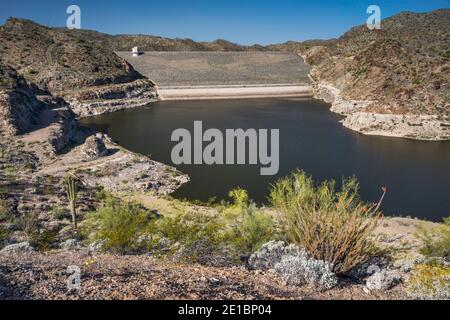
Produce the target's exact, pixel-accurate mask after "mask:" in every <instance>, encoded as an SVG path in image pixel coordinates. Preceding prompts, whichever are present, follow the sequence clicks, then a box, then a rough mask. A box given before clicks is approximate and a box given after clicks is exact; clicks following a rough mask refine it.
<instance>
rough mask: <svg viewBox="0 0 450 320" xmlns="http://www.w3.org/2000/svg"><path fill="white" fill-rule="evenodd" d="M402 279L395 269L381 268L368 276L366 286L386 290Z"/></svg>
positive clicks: (371, 288)
mask: <svg viewBox="0 0 450 320" xmlns="http://www.w3.org/2000/svg"><path fill="white" fill-rule="evenodd" d="M400 280H401V277H400V275H399V274H398V273H397V272H395V271H390V270H381V271H378V272H375V273H374V274H373V275H371V276H370V277H368V278H367V280H366V287H367V289H369V290H376V291H379V290H381V291H386V290H389V289H392V288H393V287H395V286H396V285H397V284H398V283H399V282H400Z"/></svg>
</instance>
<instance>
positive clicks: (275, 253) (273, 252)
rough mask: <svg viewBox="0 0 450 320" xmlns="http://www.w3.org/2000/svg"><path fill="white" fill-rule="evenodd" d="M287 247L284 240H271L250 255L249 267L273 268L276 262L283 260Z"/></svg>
mask: <svg viewBox="0 0 450 320" xmlns="http://www.w3.org/2000/svg"><path fill="white" fill-rule="evenodd" d="M285 249H286V244H285V243H284V242H283V241H270V242H268V243H266V244H264V245H263V246H262V247H261V248H260V249H259V250H258V251H256V252H255V253H253V254H252V255H250V257H249V258H248V263H247V264H248V267H249V268H250V269H259V270H268V269H273V268H274V267H275V264H277V263H278V262H280V261H281V258H282V256H283V254H284V253H285Z"/></svg>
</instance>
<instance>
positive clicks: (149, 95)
mask: <svg viewBox="0 0 450 320" xmlns="http://www.w3.org/2000/svg"><path fill="white" fill-rule="evenodd" d="M0 39H1V45H0V53H1V55H0V57H1V58H0V59H1V63H2V64H4V65H7V66H10V67H13V68H14V69H16V70H17V72H18V73H19V74H20V75H22V76H23V77H24V78H25V79H26V80H27V81H29V82H33V83H35V84H36V85H37V87H39V89H40V90H42V91H45V92H47V93H51V94H53V95H57V96H61V97H63V98H64V99H66V100H67V101H68V102H69V103H70V104H71V107H72V109H73V110H74V111H75V112H76V113H78V114H80V115H88V114H97V113H102V112H105V111H108V110H110V109H120V108H123V107H128V106H136V105H143V104H147V103H149V102H151V101H152V99H153V98H154V96H155V92H154V90H153V83H151V82H150V81H149V80H147V79H146V78H145V77H143V76H142V75H140V74H139V73H138V72H136V71H135V70H134V69H133V67H131V66H130V65H129V64H128V63H127V62H126V61H125V60H123V59H121V58H120V57H118V56H117V55H116V54H115V53H114V52H113V51H111V50H110V49H109V48H108V47H105V46H104V45H102V44H101V43H97V42H95V41H92V40H91V39H89V37H83V36H82V33H80V31H78V30H76V31H73V30H67V29H57V28H47V27H44V26H41V25H39V24H36V23H34V22H32V21H29V20H23V19H16V18H10V19H9V20H8V21H7V22H6V23H5V25H3V26H1V27H0Z"/></svg>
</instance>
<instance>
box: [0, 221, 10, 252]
mask: <svg viewBox="0 0 450 320" xmlns="http://www.w3.org/2000/svg"><path fill="white" fill-rule="evenodd" d="M10 234H11V231H9V230H8V229H7V228H5V227H4V226H2V225H0V248H1V247H2V246H3V242H4V241H6V240H8V238H9V236H10Z"/></svg>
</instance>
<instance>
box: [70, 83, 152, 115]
mask: <svg viewBox="0 0 450 320" xmlns="http://www.w3.org/2000/svg"><path fill="white" fill-rule="evenodd" d="M64 98H65V99H66V100H67V101H68V102H69V104H70V107H71V109H72V110H73V112H75V113H76V114H77V115H78V116H79V117H88V116H93V115H100V114H104V113H111V112H115V111H119V110H123V109H130V108H136V107H142V106H145V105H147V104H149V103H152V102H155V101H157V100H158V92H157V90H156V87H155V84H154V83H153V82H151V81H150V80H148V79H139V80H135V81H133V82H127V83H119V84H113V85H108V86H100V87H96V86H94V87H90V88H85V89H82V90H78V91H75V92H69V93H65V94H64Z"/></svg>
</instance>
